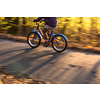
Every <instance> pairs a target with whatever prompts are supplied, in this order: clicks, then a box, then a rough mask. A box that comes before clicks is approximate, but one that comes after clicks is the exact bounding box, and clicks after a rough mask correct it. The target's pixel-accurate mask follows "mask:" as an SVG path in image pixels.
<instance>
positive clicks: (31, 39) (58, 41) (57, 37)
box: [27, 22, 68, 52]
mask: <svg viewBox="0 0 100 100" xmlns="http://www.w3.org/2000/svg"><path fill="white" fill-rule="evenodd" d="M39 24H40V22H37V23H36V25H37V29H36V30H33V31H32V32H30V33H29V34H28V36H27V42H28V44H29V45H30V46H31V47H32V48H37V47H38V46H39V45H40V43H41V41H42V38H43V39H45V38H44V36H43V33H42V31H41V29H40V28H39ZM38 30H39V32H38ZM67 41H68V39H67V38H66V36H65V35H63V34H60V33H58V34H54V33H53V31H51V32H50V34H49V45H52V47H53V49H54V50H55V51H57V52H63V51H65V50H66V49H67Z"/></svg>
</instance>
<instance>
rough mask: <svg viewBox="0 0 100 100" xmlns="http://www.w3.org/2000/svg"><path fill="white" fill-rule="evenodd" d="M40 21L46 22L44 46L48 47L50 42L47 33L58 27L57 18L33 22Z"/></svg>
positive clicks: (39, 18)
mask: <svg viewBox="0 0 100 100" xmlns="http://www.w3.org/2000/svg"><path fill="white" fill-rule="evenodd" d="M40 20H43V21H45V27H44V28H43V30H42V32H43V35H44V38H45V43H44V46H45V47H46V46H48V43H49V40H48V38H47V35H46V33H47V32H48V31H52V30H54V29H55V28H56V27H57V18H56V17H38V18H37V19H34V20H33V22H39V21H40Z"/></svg>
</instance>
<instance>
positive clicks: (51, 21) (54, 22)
mask: <svg viewBox="0 0 100 100" xmlns="http://www.w3.org/2000/svg"><path fill="white" fill-rule="evenodd" d="M42 19H43V20H44V21H45V23H46V25H48V26H51V27H56V26H57V18H56V17H38V18H37V19H34V22H38V21H40V20H42Z"/></svg>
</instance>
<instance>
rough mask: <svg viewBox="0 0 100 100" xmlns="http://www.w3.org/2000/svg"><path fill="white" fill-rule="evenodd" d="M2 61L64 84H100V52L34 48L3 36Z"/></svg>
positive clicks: (19, 69)
mask: <svg viewBox="0 0 100 100" xmlns="http://www.w3.org/2000/svg"><path fill="white" fill-rule="evenodd" d="M0 57H1V59H0V64H2V65H4V66H7V68H9V69H11V70H14V71H17V72H19V73H22V72H24V73H26V74H28V75H30V76H32V77H34V78H37V79H41V80H44V81H48V82H50V83H54V82H59V83H60V84H87V83H90V84H100V54H96V53H89V52H83V51H74V50H71V49H67V50H66V51H65V52H63V53H57V52H55V51H54V50H53V48H50V47H48V48H45V47H42V46H40V47H38V48H36V49H32V48H31V47H30V46H29V45H28V44H27V43H21V42H16V41H10V40H5V39H0Z"/></svg>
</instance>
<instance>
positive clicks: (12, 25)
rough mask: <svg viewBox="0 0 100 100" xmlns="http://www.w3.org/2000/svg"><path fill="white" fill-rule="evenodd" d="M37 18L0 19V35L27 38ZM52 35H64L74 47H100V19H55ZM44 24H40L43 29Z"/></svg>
mask: <svg viewBox="0 0 100 100" xmlns="http://www.w3.org/2000/svg"><path fill="white" fill-rule="evenodd" d="M36 18H37V17H0V33H4V34H13V35H15V36H23V37H27V35H28V33H29V32H31V31H32V30H34V28H35V27H36V23H34V22H33V19H36ZM57 20H58V25H57V28H56V29H55V30H54V33H55V34H56V33H62V34H64V35H65V36H66V37H67V38H68V40H69V41H70V42H72V43H75V45H80V46H88V47H92V46H93V47H100V17H57ZM43 26H44V23H41V24H40V28H43Z"/></svg>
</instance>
